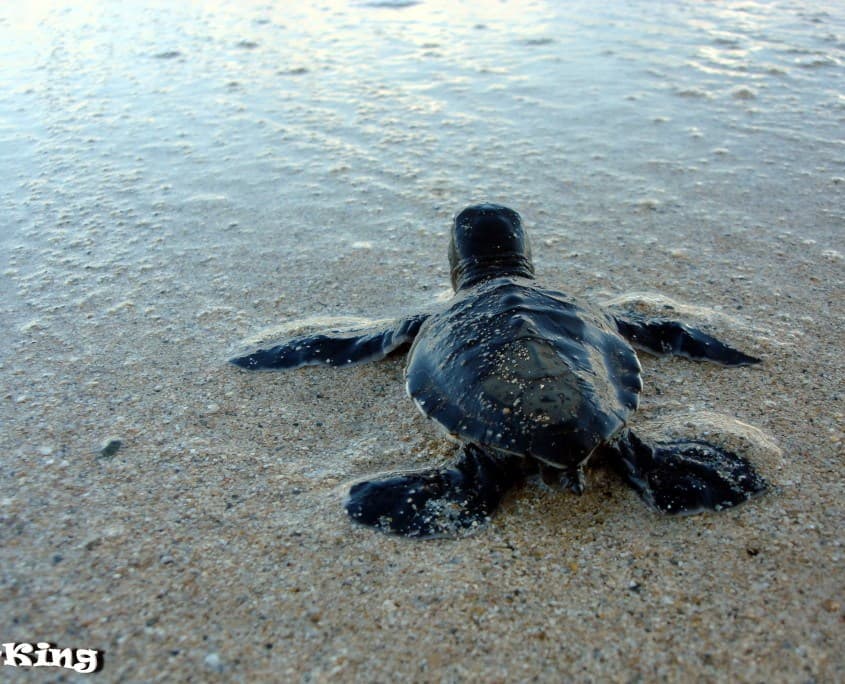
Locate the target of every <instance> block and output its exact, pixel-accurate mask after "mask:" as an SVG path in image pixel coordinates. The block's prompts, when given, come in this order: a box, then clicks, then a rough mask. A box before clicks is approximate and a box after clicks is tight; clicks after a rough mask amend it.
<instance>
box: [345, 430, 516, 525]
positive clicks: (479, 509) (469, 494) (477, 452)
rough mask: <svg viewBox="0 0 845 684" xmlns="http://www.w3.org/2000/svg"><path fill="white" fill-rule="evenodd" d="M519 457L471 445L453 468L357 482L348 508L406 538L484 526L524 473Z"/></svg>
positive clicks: (360, 519) (354, 514)
mask: <svg viewBox="0 0 845 684" xmlns="http://www.w3.org/2000/svg"><path fill="white" fill-rule="evenodd" d="M521 462H522V459H521V458H519V457H508V456H501V457H495V456H491V455H489V454H487V453H485V452H484V451H482V450H481V449H479V448H478V447H476V446H474V445H472V444H467V445H465V446H464V447H463V452H462V454H461V457H460V458H459V459H458V461H457V462H456V463H455V464H454V465H453V466H452V467H450V468H435V469H431V470H425V471H420V472H416V473H408V474H406V475H396V476H394V477H389V478H386V479H383V480H370V481H367V482H359V483H358V484H356V485H353V487H352V489H350V491H349V497H348V499H347V500H346V511H347V513H349V516H350V517H351V518H352V519H353V520H355V521H356V522H359V523H362V524H364V525H369V526H371V527H375V528H376V529H378V530H381V531H382V532H388V533H392V534H400V535H404V536H406V537H421V538H425V537H455V536H458V535H461V534H466V533H468V532H472V531H473V530H475V529H477V528H479V527H482V526H483V525H485V524H486V523H487V521H488V519H489V517H490V516H491V515H492V514H493V512H494V511H495V510H496V508H497V507H498V506H499V502H500V501H501V499H502V497H503V496H504V494H505V492H507V491H508V490H509V489H510V488H511V487H512V486H513V485H514V484H515V483H516V481H517V480H519V479H520V477H521Z"/></svg>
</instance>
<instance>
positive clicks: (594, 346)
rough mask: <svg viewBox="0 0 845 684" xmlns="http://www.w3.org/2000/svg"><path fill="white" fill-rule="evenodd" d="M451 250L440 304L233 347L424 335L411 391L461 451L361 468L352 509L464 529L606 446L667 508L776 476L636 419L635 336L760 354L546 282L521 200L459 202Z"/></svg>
mask: <svg viewBox="0 0 845 684" xmlns="http://www.w3.org/2000/svg"><path fill="white" fill-rule="evenodd" d="M449 262H450V265H451V269H452V285H453V287H454V290H455V295H454V297H453V298H452V299H451V301H449V303H448V304H446V305H444V306H443V307H442V308H441V309H440V310H436V311H434V312H428V313H420V314H416V315H413V316H408V317H407V318H403V319H400V320H397V321H395V322H394V323H392V324H390V325H387V326H383V327H375V328H359V329H355V330H351V331H350V330H345V331H341V330H326V331H323V332H319V333H316V334H312V335H307V336H304V337H297V338H295V339H291V340H288V341H285V342H284V343H283V344H280V345H278V346H273V347H272V348H269V349H258V350H255V351H253V352H251V353H249V354H247V355H244V356H240V357H238V358H235V359H232V363H234V364H236V365H238V366H241V367H242V368H246V369H250V370H254V369H271V368H272V369H283V368H297V367H299V366H305V365H315V364H320V365H323V364H325V365H330V366H349V365H352V364H356V363H362V362H365V361H375V360H378V359H381V358H384V357H385V356H387V355H388V354H390V353H391V352H393V351H395V350H397V349H400V348H401V347H404V346H406V345H408V344H409V343H411V342H413V345H412V346H411V348H410V351H409V352H408V361H407V367H406V369H405V379H406V387H407V391H408V394H409V395H410V396H411V398H412V399H413V400H414V403H416V405H417V407H418V408H419V410H420V411H422V413H423V414H424V415H426V416H427V417H429V418H431V419H432V420H433V421H435V422H436V423H438V424H439V425H440V426H441V427H443V428H445V430H446V432H447V433H448V434H449V435H451V436H452V437H453V438H454V439H456V440H457V441H459V442H460V443H461V445H462V446H461V450H460V453H459V455H458V458H457V459H456V460H455V462H454V463H453V464H452V465H451V466H450V467H446V468H435V469H431V470H425V471H420V472H412V473H405V474H399V475H394V476H391V477H387V478H384V479H378V480H371V481H366V482H359V483H358V484H355V485H354V486H353V487H352V489H351V490H350V492H349V497H348V499H347V501H346V510H347V511H348V513H349V515H350V516H351V517H352V518H353V519H354V520H356V521H358V522H360V523H364V524H366V525H371V526H373V527H376V528H378V529H380V530H383V531H385V532H393V533H397V534H402V535H406V536H409V537H432V536H450V535H454V534H457V533H460V532H462V531H468V530H471V529H473V528H475V527H477V526H479V525H482V524H484V523H485V522H486V521H487V520H488V518H489V516H490V515H491V514H492V513H493V512H494V510H495V509H496V507H497V506H498V504H499V502H500V501H501V499H502V497H503V495H504V494H505V492H506V491H507V490H508V489H510V488H511V487H512V486H513V485H514V484H516V483H517V482H519V481H520V480H521V479H522V476H523V475H524V474H526V473H527V472H531V471H536V470H539V471H540V472H541V474H542V476H543V479H544V480H546V481H547V482H557V483H559V484H562V485H564V486H568V487H569V488H571V489H572V490H573V491H574V492H576V493H581V492H582V491H583V490H584V484H585V480H584V465H585V464H586V463H587V461H589V460H590V458H591V457H592V456H593V455H595V454H597V453H598V452H599V451H601V452H603V453H604V454H606V455H607V457H608V458H609V459H610V461H611V463H612V464H614V465H615V466H616V468H617V469H618V470H619V471H620V472H621V473H622V475H623V477H624V478H625V480H626V481H627V482H628V484H630V485H631V486H632V487H633V488H634V489H635V490H636V491H637V492H638V493H639V495H640V496H641V497H642V498H643V499H644V500H645V501H646V502H647V503H648V504H649V505H650V506H652V507H653V508H655V509H657V510H658V511H661V512H663V513H670V514H678V513H680V514H690V513H697V512H699V511H703V510H708V509H710V510H719V509H722V508H728V507H730V506H735V505H737V504H739V503H742V502H743V501H745V500H747V499H748V498H750V497H751V496H753V495H755V494H758V493H760V492H762V491H763V490H764V489H765V487H766V483H765V481H764V480H763V478H761V477H760V476H759V475H758V474H757V473H756V472H755V471H754V469H753V467H752V466H751V464H749V463H748V462H747V461H746V460H745V459H744V458H742V457H741V456H738V455H737V454H734V453H731V452H730V451H727V450H725V449H724V448H722V447H719V446H716V445H713V444H708V443H706V442H702V441H675V442H654V443H651V444H649V443H647V442H645V441H643V440H642V439H640V438H639V437H637V436H636V435H635V434H634V433H633V432H632V431H631V430H630V429H629V428H628V427H627V425H628V418H629V416H630V414H631V413H632V412H633V411H634V410H635V409H636V408H637V404H638V398H639V394H640V391H641V390H642V380H641V379H640V363H639V360H638V359H637V355H636V353H635V352H634V349H633V348H632V346H631V345H635V346H637V347H640V348H643V349H645V350H647V351H649V352H652V353H656V354H673V355H678V356H686V357H688V358H691V359H701V360H707V361H714V362H717V363H721V364H724V365H726V366H742V365H747V364H754V363H758V362H759V359H756V358H753V357H751V356H748V355H746V354H743V353H742V352H740V351H737V350H736V349H733V348H731V347H729V346H728V345H726V344H724V343H722V342H720V341H719V340H717V339H715V338H713V337H711V336H710V335H707V334H706V333H704V332H702V331H700V330H696V329H695V328H691V327H688V326H686V325H684V324H683V323H679V322H676V321H670V320H665V319H647V318H644V317H642V316H640V315H638V314H636V313H634V312H628V311H625V312H622V313H618V312H614V313H613V314H611V313H608V312H604V311H602V310H600V309H597V308H596V307H593V306H590V305H589V304H586V303H583V302H580V301H577V300H576V299H574V298H573V297H570V296H569V295H567V294H564V293H562V292H558V291H555V290H548V289H544V288H542V287H540V286H538V285H537V283H536V281H535V280H534V266H533V264H532V262H531V250H530V248H529V244H528V238H527V236H526V234H525V231H524V230H523V227H522V221H521V219H520V216H519V214H517V213H516V212H515V211H513V210H512V209H508V208H506V207H503V206H499V205H495V204H480V205H477V206H471V207H468V208H467V209H464V210H463V211H462V212H461V213H459V214H458V215H457V216H456V217H455V221H454V226H453V229H452V238H451V244H450V247H449Z"/></svg>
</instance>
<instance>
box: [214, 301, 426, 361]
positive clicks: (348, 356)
mask: <svg viewBox="0 0 845 684" xmlns="http://www.w3.org/2000/svg"><path fill="white" fill-rule="evenodd" d="M429 315H430V314H429V313H423V314H417V315H415V316H409V317H408V318H404V319H400V320H398V321H396V322H395V323H394V324H393V325H391V326H390V327H388V328H383V327H372V328H356V329H353V330H326V331H323V332H317V333H313V334H311V335H305V336H302V337H295V338H293V339H290V340H286V341H285V342H283V343H282V344H279V345H276V346H273V347H270V348H267V349H255V350H253V351H251V352H249V353H248V354H244V355H242V356H237V357H235V358H233V359H230V361H231V363H233V364H235V365H236V366H240V367H241V368H246V369H247V370H267V369H277V370H278V369H285V368H299V367H300V366H316V365H328V366H350V365H352V364H356V363H364V362H366V361H378V360H380V359H383V358H384V357H385V356H387V355H388V354H390V353H391V352H393V351H395V350H396V349H398V348H399V347H401V346H402V345H404V344H409V343H410V342H412V341H413V339H414V337H416V335H417V332H419V329H420V326H421V325H422V324H423V323H424V322H425V320H426V319H427V318H428V317H429Z"/></svg>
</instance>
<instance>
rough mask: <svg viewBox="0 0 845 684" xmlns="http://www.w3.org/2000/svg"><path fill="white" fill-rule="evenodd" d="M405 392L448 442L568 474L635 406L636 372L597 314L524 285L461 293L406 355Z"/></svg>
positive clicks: (504, 281)
mask: <svg viewBox="0 0 845 684" xmlns="http://www.w3.org/2000/svg"><path fill="white" fill-rule="evenodd" d="M405 378H406V383H407V390H408V394H410V396H411V397H412V398H413V399H414V401H415V403H416V404H417V406H418V407H419V408H420V410H421V411H422V412H423V413H424V414H425V415H426V416H428V417H429V418H432V419H433V420H435V421H436V422H438V423H439V424H440V425H442V426H443V427H444V428H445V429H446V430H447V431H448V432H449V433H451V434H452V435H453V436H455V437H457V438H458V439H461V440H463V441H467V442H473V443H475V444H479V445H482V446H486V447H491V448H493V449H497V450H501V451H506V452H509V453H514V454H520V455H524V456H530V457H533V458H536V459H539V460H541V461H543V462H545V463H547V464H550V465H553V466H557V467H561V468H567V467H572V466H574V465H576V464H578V463H581V462H583V461H584V460H585V459H587V458H588V457H589V455H590V454H591V453H592V451H593V449H594V448H595V447H596V446H597V445H599V444H601V443H602V442H604V441H606V440H607V439H608V438H610V437H612V436H613V435H614V434H615V433H616V432H618V431H619V430H620V429H621V428H622V427H623V426H624V425H625V423H626V420H627V417H628V414H629V413H630V412H631V411H633V410H635V409H636V408H637V402H638V395H639V393H640V391H641V390H642V380H641V379H640V364H639V360H638V359H637V356H636V354H635V353H634V350H633V349H632V348H631V346H630V345H629V344H628V343H627V342H626V341H625V340H624V339H623V338H622V337H620V336H619V334H618V333H617V331H616V328H615V326H614V325H613V323H612V322H611V321H610V320H609V319H608V317H607V316H606V315H605V314H604V313H602V312H601V311H596V310H594V309H591V308H589V307H586V306H583V305H580V304H577V303H576V302H575V301H573V300H572V299H571V298H569V297H567V296H566V295H564V294H563V293H560V292H555V291H552V290H543V289H539V288H537V287H533V286H532V285H531V284H529V281H526V280H521V279H513V278H496V279H494V280H490V281H487V282H485V283H482V284H480V285H478V286H475V287H472V288H468V289H467V290H462V291H461V292H459V293H458V295H457V296H456V297H455V299H454V300H453V302H452V304H451V306H450V307H449V308H448V309H447V310H445V311H443V312H442V313H439V314H436V315H434V316H432V317H431V318H430V319H429V320H428V321H426V323H425V324H424V325H423V327H422V328H421V329H420V333H419V335H418V336H417V339H416V341H415V342H414V345H413V347H412V348H411V351H410V353H409V357H408V365H407V368H406V371H405Z"/></svg>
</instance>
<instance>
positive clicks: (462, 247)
mask: <svg viewBox="0 0 845 684" xmlns="http://www.w3.org/2000/svg"><path fill="white" fill-rule="evenodd" d="M449 265H450V266H451V267H452V287H453V288H454V289H455V291H456V292H457V291H458V290H460V289H462V288H464V287H471V286H472V285H475V284H476V283H479V282H481V281H482V280H487V279H488V278H497V277H499V276H520V277H523V278H533V277H534V265H533V264H532V263H531V247H530V246H529V245H528V236H527V235H526V234H525V231H524V230H523V228H522V219H521V218H520V217H519V214H517V213H516V212H515V211H514V210H513V209H508V208H507V207H503V206H500V205H498V204H476V205H474V206H471V207H467V208H466V209H464V210H463V211H462V212H461V213H460V214H458V215H457V216H456V217H455V225H454V226H453V227H452V242H451V244H450V245H449Z"/></svg>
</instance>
